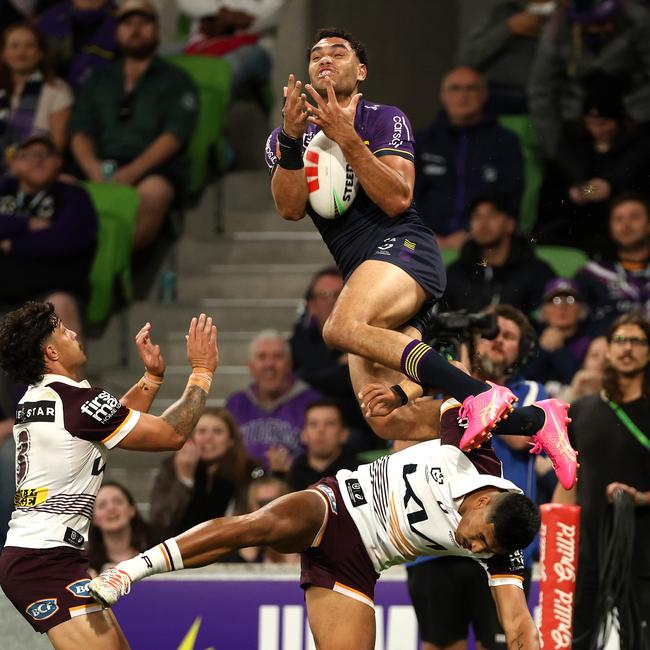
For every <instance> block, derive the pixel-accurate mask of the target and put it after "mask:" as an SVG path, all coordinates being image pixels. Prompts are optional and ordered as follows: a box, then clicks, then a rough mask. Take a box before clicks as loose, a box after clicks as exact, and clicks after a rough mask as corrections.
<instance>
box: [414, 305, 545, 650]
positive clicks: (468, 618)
mask: <svg viewBox="0 0 650 650" xmlns="http://www.w3.org/2000/svg"><path fill="white" fill-rule="evenodd" d="M483 314H489V315H490V316H492V318H494V319H495V321H496V323H495V328H494V330H493V331H492V332H490V331H489V330H490V329H491V328H490V327H489V326H488V323H489V321H488V319H485V318H481V319H478V318H472V317H473V316H478V314H477V315H474V314H468V315H467V317H468V318H469V319H470V323H472V322H473V323H475V325H470V328H469V329H468V330H466V331H467V332H468V333H469V332H472V333H471V334H469V336H470V337H474V338H471V339H470V340H469V341H467V343H469V345H467V343H466V342H463V344H462V345H461V347H460V349H459V351H460V353H461V360H462V361H463V362H464V365H466V367H468V368H471V369H472V375H473V376H474V377H475V378H476V379H480V380H481V381H491V382H494V383H498V384H501V385H503V386H507V387H508V388H509V389H510V390H511V391H512V392H513V393H514V394H515V395H516V396H517V397H518V398H519V401H518V402H517V405H520V406H527V405H529V404H532V403H533V402H534V401H536V400H540V399H545V398H546V397H547V395H546V392H545V390H544V387H543V386H542V385H541V384H538V383H537V382H534V381H526V380H524V379H523V378H522V376H521V375H520V374H519V368H520V367H521V366H522V365H523V364H525V363H526V361H527V359H528V358H529V357H530V356H531V354H532V352H533V351H534V349H535V331H534V329H533V327H532V325H531V324H530V322H529V321H528V319H527V318H526V316H525V315H524V314H523V313H522V312H521V311H519V310H518V309H516V308H515V307H512V306H511V305H496V306H494V307H488V308H487V309H486V310H484V312H483ZM493 334H494V336H493ZM486 337H490V338H486ZM461 338H466V337H465V335H464V334H463V335H461ZM529 441H530V438H528V437H525V436H495V437H494V438H493V439H492V445H493V447H494V451H495V452H496V454H497V456H498V457H499V460H500V461H501V463H502V466H503V475H504V477H506V478H507V479H508V480H510V481H512V482H513V483H514V484H515V485H517V487H519V488H520V489H521V490H522V491H523V492H524V494H526V496H528V497H529V498H530V499H532V500H533V501H534V500H535V496H536V475H535V456H534V455H531V454H530V453H528V450H529V449H530V444H529ZM534 546H535V542H533V544H531V545H529V546H528V547H527V548H526V549H525V550H524V564H525V570H524V589H525V590H526V594H527V593H528V587H529V585H530V577H531V570H532V566H533V551H534ZM407 573H408V588H409V594H410V596H411V600H412V602H413V607H414V609H415V613H416V616H417V619H418V625H419V629H420V635H421V637H422V649H423V650H435V649H436V648H441V647H447V646H449V645H451V644H456V643H462V642H464V641H466V639H467V634H468V627H469V624H470V623H471V624H472V627H473V628H474V633H475V635H476V638H477V640H478V641H479V642H480V644H481V645H482V646H483V647H484V648H487V649H488V650H491V649H493V648H502V647H503V648H505V636H504V635H503V631H502V630H501V626H500V625H499V619H498V616H497V612H496V609H495V607H494V603H493V601H492V596H491V595H490V590H489V589H488V588H487V586H486V584H485V577H484V575H483V573H484V572H483V571H482V570H481V569H480V567H478V566H477V565H476V562H472V561H468V560H467V558H461V557H451V556H448V557H441V558H426V559H425V558H422V560H420V561H418V562H416V563H414V564H412V565H410V566H408V567H407ZM440 584H445V585H447V587H446V588H445V590H444V591H440V590H439V589H436V588H435V586H436V585H440ZM450 589H451V591H450ZM468 594H469V595H470V596H469V597H470V598H471V601H472V602H471V605H469V606H467V607H458V603H460V602H464V601H465V600H466V599H467V598H468Z"/></svg>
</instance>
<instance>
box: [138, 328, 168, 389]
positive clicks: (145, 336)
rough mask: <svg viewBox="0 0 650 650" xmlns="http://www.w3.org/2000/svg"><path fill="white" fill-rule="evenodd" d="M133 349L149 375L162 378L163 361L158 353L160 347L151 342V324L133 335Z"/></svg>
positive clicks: (163, 372)
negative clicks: (136, 351) (134, 348)
mask: <svg viewBox="0 0 650 650" xmlns="http://www.w3.org/2000/svg"><path fill="white" fill-rule="evenodd" d="M135 347H136V349H137V350H138V354H139V355H140V358H141V359H142V363H143V364H144V369H145V370H146V371H147V372H148V373H149V374H151V375H155V376H156V377H163V376H164V374H165V360H164V359H163V356H162V354H161V352H160V346H159V345H156V344H154V342H153V341H152V340H151V323H145V324H144V327H143V328H142V329H141V330H140V331H139V332H138V333H137V334H136V335H135Z"/></svg>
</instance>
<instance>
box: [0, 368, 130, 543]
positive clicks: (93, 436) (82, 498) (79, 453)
mask: <svg viewBox="0 0 650 650" xmlns="http://www.w3.org/2000/svg"><path fill="white" fill-rule="evenodd" d="M139 418H140V413H139V411H133V410H131V409H128V408H126V407H124V406H122V404H121V403H120V401H119V399H118V398H117V397H114V396H113V395H111V394H110V393H109V392H107V391H105V390H104V389H102V388H93V387H91V386H90V384H89V383H88V382H87V381H81V382H76V381H74V380H72V379H69V378H67V377H63V376H61V375H52V374H50V375H45V377H44V378H43V380H42V381H41V382H39V383H38V384H35V385H33V386H30V387H29V388H28V389H27V392H26V393H25V395H24V396H23V398H22V399H21V400H20V402H19V404H18V408H17V410H16V423H15V425H14V439H15V441H16V495H15V497H14V506H15V510H14V513H13V515H12V517H11V521H10V522H9V532H8V534H7V541H6V546H21V547H25V548H52V547H55V546H70V547H73V548H81V547H83V545H84V543H85V540H86V537H87V535H88V527H89V525H90V520H91V517H92V514H93V506H94V504H95V497H96V496H97V492H98V490H99V488H100V486H101V483H102V474H103V472H104V468H105V466H106V456H107V451H106V450H107V449H111V448H113V447H115V445H117V444H118V443H119V442H120V441H121V440H123V439H124V438H125V437H126V436H127V435H128V434H129V432H130V431H131V430H132V429H133V427H134V426H135V425H136V423H137V421H138V419H139Z"/></svg>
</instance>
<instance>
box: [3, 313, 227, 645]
mask: <svg viewBox="0 0 650 650" xmlns="http://www.w3.org/2000/svg"><path fill="white" fill-rule="evenodd" d="M150 329H151V326H150V325H149V323H147V324H146V325H145V326H144V327H143V328H142V329H141V330H140V332H138V335H137V336H136V345H137V347H138V350H139V352H140V355H141V358H142V360H143V362H144V365H145V374H144V376H143V377H142V379H140V380H139V381H138V382H137V383H136V384H135V385H134V386H133V387H132V388H131V389H130V390H129V391H128V392H127V393H126V394H125V395H124V396H123V397H122V398H121V399H118V398H117V397H114V396H113V395H111V394H110V393H109V392H108V391H106V390H104V389H102V388H97V387H92V386H90V384H89V383H88V382H87V381H85V380H84V379H83V377H82V376H81V373H82V372H83V368H84V366H85V363H86V355H85V353H84V351H83V349H82V348H81V346H80V344H79V340H78V337H77V334H76V333H75V332H73V331H71V330H69V329H67V328H66V327H65V325H64V324H63V323H62V322H61V320H60V319H59V318H58V317H57V315H56V313H55V312H54V308H53V306H52V304H51V303H37V302H30V303H27V304H26V305H24V306H23V307H21V308H20V309H17V310H16V311H13V312H11V313H9V314H8V315H7V316H6V317H5V319H4V320H3V321H2V324H0V366H2V368H3V370H4V371H5V372H6V373H7V374H8V375H9V376H10V377H11V378H12V379H13V380H14V381H17V382H20V383H23V384H27V385H28V388H27V391H26V392H25V394H24V396H23V397H22V399H21V400H20V402H19V404H18V407H17V411H16V420H15V427H14V438H15V440H16V496H15V499H14V504H15V510H14V512H13V515H12V518H11V521H10V523H9V533H8V535H7V541H6V544H5V547H4V549H3V551H2V554H1V555H0V585H1V586H2V589H3V591H4V592H5V594H6V596H7V598H8V599H9V600H10V601H11V602H12V603H13V604H14V606H15V607H16V609H17V610H18V611H19V612H20V613H21V614H22V616H23V617H24V618H25V619H26V620H27V621H28V622H29V623H30V624H31V625H32V627H33V628H34V630H36V631H37V632H41V633H42V634H47V635H48V637H49V640H50V642H51V643H52V645H53V646H54V647H55V648H57V649H60V650H79V649H80V648H103V649H106V650H124V649H125V648H128V643H127V641H126V639H125V637H124V635H123V633H122V631H121V629H120V627H119V625H118V623H117V621H116V620H115V617H114V616H113V615H112V614H107V612H106V611H102V610H101V608H99V607H97V606H96V605H95V603H94V601H93V600H92V598H91V597H90V594H89V593H88V583H89V577H88V559H87V556H86V554H85V553H84V551H83V546H84V543H85V540H86V539H87V536H88V528H89V525H90V519H91V517H92V513H93V506H94V502H95V497H96V496H97V491H98V490H99V487H100V485H101V482H102V474H103V472H104V468H105V466H106V461H107V455H108V454H107V451H108V450H110V449H113V448H115V447H120V448H122V449H135V450H143V451H147V450H149V451H165V450H175V449H180V447H181V446H182V445H183V444H184V443H185V441H186V440H187V438H188V436H189V434H190V433H191V432H192V429H193V428H194V425H195V424H196V422H197V421H198V419H199V417H200V415H201V412H202V411H203V407H204V405H205V400H206V397H207V394H208V391H209V388H210V383H211V381H212V376H213V374H214V371H215V369H216V367H217V362H218V354H217V345H216V328H215V327H214V325H213V324H212V319H211V318H207V317H206V316H205V314H201V315H200V316H199V317H198V318H193V319H192V321H191V323H190V327H189V331H188V334H187V358H188V361H189V362H190V364H191V366H192V373H191V374H190V377H189V379H188V382H187V387H186V388H185V391H184V392H183V395H182V396H181V398H180V399H179V400H178V401H177V402H176V403H175V404H173V405H172V406H170V407H169V408H168V409H167V410H166V411H165V412H164V413H163V414H162V416H160V417H155V416H153V415H148V414H147V411H148V410H149V407H150V406H151V404H152V402H153V399H154V397H155V395H156V392H157V390H158V388H159V387H160V385H161V384H162V381H163V374H164V370H165V366H164V361H163V359H162V356H161V355H160V348H159V347H158V346H156V345H153V343H151V340H150Z"/></svg>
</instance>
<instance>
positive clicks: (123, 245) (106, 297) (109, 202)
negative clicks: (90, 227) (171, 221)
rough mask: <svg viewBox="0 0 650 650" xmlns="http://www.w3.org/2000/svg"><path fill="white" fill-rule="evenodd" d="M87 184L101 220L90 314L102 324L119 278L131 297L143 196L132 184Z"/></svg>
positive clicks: (95, 321)
mask: <svg viewBox="0 0 650 650" xmlns="http://www.w3.org/2000/svg"><path fill="white" fill-rule="evenodd" d="M83 186H84V187H85V189H86V191H87V192H88V194H89V195H90V198H91V199H92V201H93V203H94V205H95V210H96V211H97V216H98V220H99V232H98V238H97V253H96V254H95V260H94V261H93V265H92V269H91V271H90V287H91V290H90V301H89V303H88V307H87V309H86V317H87V319H88V321H89V322H90V323H101V322H103V321H104V320H106V318H108V316H109V315H110V312H111V307H112V305H113V295H114V287H115V281H116V280H118V281H119V283H120V290H121V292H122V295H123V297H124V298H125V299H126V300H127V301H130V300H131V296H132V285H131V245H132V242H133V231H134V229H135V221H136V216H137V212H138V205H139V203H140V197H139V196H138V193H137V192H136V190H135V189H134V188H132V187H130V186H128V185H117V184H114V183H93V182H85V183H83Z"/></svg>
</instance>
